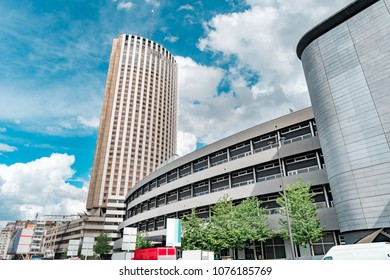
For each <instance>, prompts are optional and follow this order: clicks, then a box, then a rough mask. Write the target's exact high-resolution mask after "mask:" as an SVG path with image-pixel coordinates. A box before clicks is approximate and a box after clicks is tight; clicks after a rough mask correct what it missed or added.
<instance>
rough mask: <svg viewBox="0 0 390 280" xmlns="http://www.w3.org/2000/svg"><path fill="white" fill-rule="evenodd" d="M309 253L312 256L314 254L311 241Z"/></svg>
mask: <svg viewBox="0 0 390 280" xmlns="http://www.w3.org/2000/svg"><path fill="white" fill-rule="evenodd" d="M310 253H311V255H312V256H314V246H313V243H311V242H310Z"/></svg>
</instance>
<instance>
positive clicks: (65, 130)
mask: <svg viewBox="0 0 390 280" xmlns="http://www.w3.org/2000/svg"><path fill="white" fill-rule="evenodd" d="M349 2H350V1H349V0H343V1H336V0H328V1H325V0H297V1H291V0H246V1H245V0H215V1H166V0H138V1H135V0H133V1H128V0H115V1H114V0H96V1H87V0H84V1H82V0H35V1H34V0H18V1H6V0H0V12H1V13H2V15H1V17H0V100H1V102H0V225H2V224H3V223H4V222H5V221H8V220H15V219H27V218H32V217H33V216H35V213H40V215H44V214H74V213H75V212H77V211H81V210H83V207H85V198H86V194H87V191H88V182H89V175H90V173H91V168H92V161H93V154H94V149H95V144H96V134H97V128H98V123H99V117H100V111H101V104H102V100H103V93H104V86H105V79H106V74H107V68H108V61H109V56H110V50H111V43H112V40H113V39H114V38H115V37H117V36H118V34H120V33H130V34H137V33H138V34H140V35H141V36H144V37H149V36H150V19H151V13H152V10H153V11H154V25H153V33H152V39H153V40H154V41H156V42H158V43H160V44H163V45H164V46H165V47H166V48H167V49H168V50H170V51H171V53H172V54H173V55H175V56H176V58H177V62H178V65H179V94H180V99H179V134H178V142H179V143H178V153H179V154H181V155H183V154H186V153H188V152H191V151H193V150H194V149H196V148H197V147H201V146H203V145H205V144H208V143H211V142H214V141H216V140H218V139H221V138H223V137H226V136H228V135H231V134H233V133H236V132H238V131H240V130H243V129H245V128H248V127H251V126H253V125H256V124H258V123H261V122H264V121H267V120H269V119H272V118H275V117H278V116H281V115H284V114H287V113H288V112H289V108H293V109H295V110H298V109H302V108H304V107H307V106H309V105H310V101H309V97H308V94H307V89H306V84H305V80H304V76H303V72H302V69H301V65H300V61H299V60H298V59H297V58H296V55H295V47H296V44H297V42H298V40H299V39H300V37H301V36H302V35H303V34H304V33H305V32H306V31H308V30H309V29H310V28H311V27H313V26H314V25H315V24H317V23H319V22H320V21H321V20H323V19H325V18H326V17H328V16H330V15H331V14H332V13H334V12H335V11H337V10H338V9H340V8H342V7H343V6H345V5H346V4H348V3H349Z"/></svg>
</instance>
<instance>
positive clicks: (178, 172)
mask: <svg viewBox="0 0 390 280" xmlns="http://www.w3.org/2000/svg"><path fill="white" fill-rule="evenodd" d="M308 129H309V132H310V137H312V136H314V135H315V134H316V129H315V123H314V120H310V121H306V122H302V123H300V124H298V125H294V126H291V129H290V128H285V129H283V133H284V136H285V137H286V138H288V137H289V136H291V137H293V138H296V137H300V136H302V135H306V134H307V131H308ZM277 133H278V132H277V131H275V132H272V133H270V134H267V135H262V136H258V137H256V138H254V139H251V140H246V141H244V142H242V143H238V144H236V145H233V146H231V147H229V148H225V149H223V150H220V151H217V152H215V153H212V154H210V155H208V156H205V157H201V158H199V159H196V160H194V161H193V162H190V163H187V164H185V165H183V166H180V167H178V168H177V169H174V170H171V171H169V172H168V173H166V174H163V175H161V176H160V177H159V178H156V179H154V180H152V181H151V182H150V183H148V184H146V185H144V186H142V187H140V188H138V189H137V190H136V191H133V193H132V194H131V195H130V196H129V198H128V201H127V203H129V202H131V201H133V200H134V199H136V198H138V197H139V196H141V195H143V194H145V193H147V192H149V191H150V190H151V189H152V188H151V186H152V185H155V187H161V186H162V185H165V184H166V183H168V182H172V181H174V180H177V179H179V178H182V177H185V176H188V175H191V174H193V173H196V172H200V171H202V170H205V169H208V168H210V167H213V166H216V165H219V164H223V163H226V162H228V161H230V160H235V159H238V158H241V157H245V156H249V155H251V154H252V153H256V152H261V151H263V150H264V148H265V146H267V147H268V148H272V147H274V145H275V144H272V143H268V142H270V141H269V140H270V139H276V137H277ZM281 133H282V132H281ZM299 133H300V134H301V135H299ZM289 134H292V135H289ZM289 139H292V138H289ZM303 139H304V138H300V140H303ZM282 144H285V143H282ZM287 144H288V143H287ZM264 145H265V146H264ZM261 147H262V150H259V148H261ZM310 159H312V158H310ZM298 161H299V160H297V162H298ZM312 163H313V166H315V165H317V166H319V167H320V166H321V164H323V163H321V164H320V165H318V164H314V162H312ZM273 164H275V163H273ZM309 167H312V166H307V165H306V166H305V165H302V166H298V167H297V165H293V164H292V165H290V166H288V167H286V169H287V170H286V171H287V172H290V171H293V170H295V169H294V168H296V169H297V168H309ZM287 172H285V173H286V174H285V175H287ZM302 172H303V171H302ZM270 175H274V176H275V174H266V175H264V176H270ZM264 176H262V177H264ZM276 176H277V175H276ZM259 179H260V181H261V180H263V179H261V177H258V178H257V180H258V181H259Z"/></svg>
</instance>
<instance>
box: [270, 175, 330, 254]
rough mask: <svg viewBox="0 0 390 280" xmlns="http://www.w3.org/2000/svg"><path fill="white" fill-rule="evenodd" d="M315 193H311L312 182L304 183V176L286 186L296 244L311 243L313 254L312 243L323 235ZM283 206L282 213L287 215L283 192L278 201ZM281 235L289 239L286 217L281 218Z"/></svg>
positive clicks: (288, 207) (304, 244)
mask: <svg viewBox="0 0 390 280" xmlns="http://www.w3.org/2000/svg"><path fill="white" fill-rule="evenodd" d="M313 197H314V194H312V193H310V184H309V183H307V184H305V183H303V180H302V178H299V179H298V180H297V181H296V182H293V183H290V184H288V185H287V186H286V198H287V209H288V214H289V217H290V224H291V232H292V236H293V242H294V244H296V245H302V246H305V247H306V246H307V245H310V247H311V251H312V255H313V253H314V252H313V247H312V244H313V243H314V242H317V241H319V240H320V239H321V237H322V236H323V233H322V228H321V227H320V221H319V220H318V218H317V206H316V205H315V204H314V198H313ZM276 202H277V203H278V204H279V205H280V206H281V211H280V213H281V214H282V215H284V216H286V215H287V212H286V207H285V206H286V205H285V201H284V197H283V193H281V194H280V196H279V197H278V199H277V201H276ZM280 225H281V231H280V235H281V236H282V237H283V238H284V239H289V238H290V236H289V232H288V225H287V221H286V219H283V220H280Z"/></svg>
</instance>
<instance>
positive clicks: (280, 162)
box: [270, 126, 295, 260]
mask: <svg viewBox="0 0 390 280" xmlns="http://www.w3.org/2000/svg"><path fill="white" fill-rule="evenodd" d="M275 128H277V126H275ZM284 139H286V138H285V137H279V134H278V133H277V134H276V143H277V146H276V154H277V156H278V162H279V171H280V181H281V188H282V191H283V199H284V205H285V208H286V219H287V229H288V234H289V236H290V246H291V257H292V259H293V260H294V259H295V250H294V242H293V235H292V230H291V221H290V214H289V210H288V203H287V195H286V188H285V186H284V181H283V177H284V174H283V169H282V161H281V159H280V154H279V148H280V146H281V144H282V141H283V140H284ZM270 144H273V142H272V141H271V142H270Z"/></svg>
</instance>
